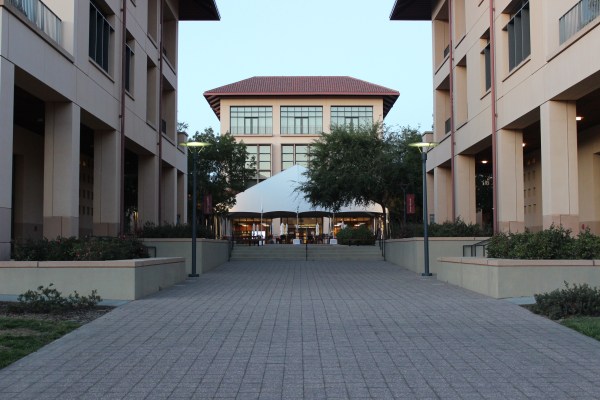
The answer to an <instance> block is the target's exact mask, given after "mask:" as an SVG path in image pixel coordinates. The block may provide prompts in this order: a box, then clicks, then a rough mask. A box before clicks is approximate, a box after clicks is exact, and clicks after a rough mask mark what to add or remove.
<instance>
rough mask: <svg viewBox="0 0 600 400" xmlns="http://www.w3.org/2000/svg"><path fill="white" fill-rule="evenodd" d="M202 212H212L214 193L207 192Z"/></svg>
mask: <svg viewBox="0 0 600 400" xmlns="http://www.w3.org/2000/svg"><path fill="white" fill-rule="evenodd" d="M202 212H203V213H204V214H212V194H205V195H204V199H203V201H202Z"/></svg>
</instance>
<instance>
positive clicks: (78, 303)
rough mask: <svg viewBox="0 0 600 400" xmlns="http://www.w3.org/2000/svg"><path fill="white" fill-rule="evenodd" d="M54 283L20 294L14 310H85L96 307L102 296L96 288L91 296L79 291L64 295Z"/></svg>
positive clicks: (54, 311) (31, 311) (49, 311)
mask: <svg viewBox="0 0 600 400" xmlns="http://www.w3.org/2000/svg"><path fill="white" fill-rule="evenodd" d="M52 286H54V284H52V283H51V284H49V285H48V286H47V287H44V286H39V287H38V288H37V290H28V291H26V292H25V293H23V294H20V295H19V297H18V298H17V300H18V303H15V304H11V306H10V310H11V311H13V312H19V313H24V312H30V313H62V312H66V311H72V310H84V309H90V308H94V307H96V305H98V302H100V301H102V298H101V297H100V296H98V293H97V291H96V290H92V293H91V294H90V295H89V296H81V295H80V294H79V293H77V291H74V292H73V293H71V294H69V296H67V297H63V296H62V293H61V292H59V291H58V290H56V288H53V287H52Z"/></svg>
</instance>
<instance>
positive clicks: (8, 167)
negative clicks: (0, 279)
mask: <svg viewBox="0 0 600 400" xmlns="http://www.w3.org/2000/svg"><path fill="white" fill-rule="evenodd" d="M14 93H15V67H14V65H13V64H11V63H10V62H8V61H6V59H5V58H2V57H0V182H1V184H2V189H1V190H0V261H1V260H9V259H10V239H11V225H12V224H11V214H12V177H13V115H14V99H15V94H14Z"/></svg>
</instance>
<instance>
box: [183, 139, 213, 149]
mask: <svg viewBox="0 0 600 400" xmlns="http://www.w3.org/2000/svg"><path fill="white" fill-rule="evenodd" d="M179 145H180V146H184V147H205V146H210V143H208V142H195V141H193V140H192V141H189V142H183V143H179Z"/></svg>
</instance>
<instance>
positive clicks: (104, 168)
mask: <svg viewBox="0 0 600 400" xmlns="http://www.w3.org/2000/svg"><path fill="white" fill-rule="evenodd" d="M120 145H121V140H120V134H119V132H116V131H96V132H94V220H93V221H94V228H93V229H94V235H97V236H117V235H118V234H119V207H120V202H119V197H120V194H121V188H120V185H121V179H120V174H121V153H120Z"/></svg>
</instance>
